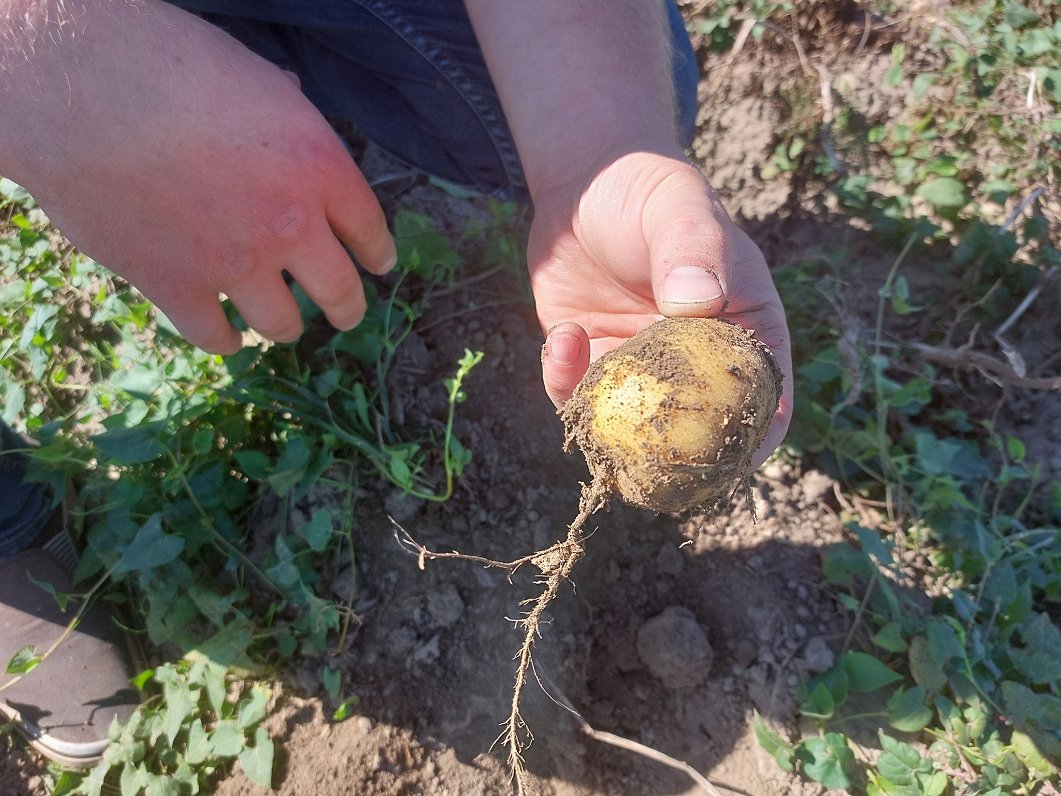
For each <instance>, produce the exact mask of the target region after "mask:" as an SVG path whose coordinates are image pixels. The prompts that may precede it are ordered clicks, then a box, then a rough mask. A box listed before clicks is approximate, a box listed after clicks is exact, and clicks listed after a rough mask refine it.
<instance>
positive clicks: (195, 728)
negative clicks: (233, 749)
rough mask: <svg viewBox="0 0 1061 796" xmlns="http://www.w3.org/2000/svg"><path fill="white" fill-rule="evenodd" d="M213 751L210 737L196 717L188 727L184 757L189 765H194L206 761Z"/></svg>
mask: <svg viewBox="0 0 1061 796" xmlns="http://www.w3.org/2000/svg"><path fill="white" fill-rule="evenodd" d="M212 752H213V747H212V746H211V745H210V738H209V736H208V735H207V733H206V729H205V728H204V727H203V722H202V721H201V720H200V719H196V720H195V721H193V722H192V725H191V727H189V728H188V742H187V745H186V746H185V749H184V759H185V760H187V761H188V762H189V763H190V764H191V765H193V766H196V765H199V764H200V763H204V762H206V760H207V758H209V757H210V754H211V753H212Z"/></svg>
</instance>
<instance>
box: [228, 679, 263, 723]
mask: <svg viewBox="0 0 1061 796" xmlns="http://www.w3.org/2000/svg"><path fill="white" fill-rule="evenodd" d="M269 696H270V691H269V689H268V687H266V686H265V685H263V684H261V683H255V684H254V685H252V686H251V695H250V697H249V698H246V697H244V698H243V699H241V700H240V701H239V705H238V706H237V708H236V724H238V725H239V727H240V728H241V729H244V730H247V729H250V728H251V727H253V726H255V725H256V724H258V723H259V722H261V720H262V719H264V718H265V713H266V710H267V709H268V706H269Z"/></svg>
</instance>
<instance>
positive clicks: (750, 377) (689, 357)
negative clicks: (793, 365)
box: [560, 318, 781, 512]
mask: <svg viewBox="0 0 1061 796" xmlns="http://www.w3.org/2000/svg"><path fill="white" fill-rule="evenodd" d="M780 398H781V371H780V369H779V368H778V366H777V363H776V362H775V361H774V357H773V354H771V353H770V350H769V349H768V348H767V347H766V346H765V345H763V344H762V343H760V342H759V341H758V340H756V339H755V337H754V336H753V335H752V334H751V332H749V331H747V330H746V329H743V328H742V327H740V326H737V325H735V324H732V323H728V322H726V321H721V320H716V319H706V318H667V319H664V320H661V321H658V322H657V323H654V324H653V325H652V326H650V327H649V328H647V329H645V330H644V331H642V332H640V333H639V334H637V335H636V336H635V337H633V338H632V339H630V340H628V341H627V342H626V343H624V344H623V345H621V346H620V347H619V348H616V349H615V350H614V351H610V352H609V353H607V354H605V355H604V356H602V357H601V358H600V359H598V360H597V361H596V362H594V363H593V364H592V365H590V368H589V370H588V371H587V372H586V375H585V377H584V378H583V380H582V382H581V383H580V384H579V385H578V387H577V388H576V389H575V392H574V395H573V396H572V398H571V400H570V401H568V402H567V403H566V404H565V405H564V407H563V409H562V410H561V411H560V414H561V417H562V418H563V420H564V425H565V428H566V432H567V443H568V446H570V442H571V441H572V440H574V441H575V442H577V443H578V446H579V448H580V449H581V450H582V453H583V455H584V456H585V457H586V462H587V464H588V465H589V469H590V472H591V474H592V475H593V478H594V481H595V482H600V483H602V484H604V486H605V487H606V488H607V489H608V490H609V491H612V492H617V493H618V494H619V495H621V496H622V497H623V499H625V500H626V501H627V502H629V503H632V504H634V505H636V506H641V507H642V508H647V509H652V510H654V511H661V512H677V511H685V510H687V509H693V508H700V507H710V506H713V505H715V504H716V503H718V501H719V500H720V499H723V498H727V497H729V495H730V494H732V492H733V490H734V489H735V487H736V486H737V485H738V484H739V483H740V481H741V479H742V478H744V477H745V476H747V475H748V471H749V467H750V464H751V458H752V456H753V455H754V453H755V451H756V450H757V449H758V448H759V446H760V445H761V444H762V442H763V439H764V438H765V436H766V431H767V429H768V427H769V425H770V421H771V419H772V418H773V416H774V413H775V412H776V411H777V407H778V402H779V401H780Z"/></svg>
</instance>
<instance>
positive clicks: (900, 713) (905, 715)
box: [888, 685, 932, 732]
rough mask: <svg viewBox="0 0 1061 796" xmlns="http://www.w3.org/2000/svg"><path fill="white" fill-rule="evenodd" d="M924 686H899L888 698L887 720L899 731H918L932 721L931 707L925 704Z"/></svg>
mask: <svg viewBox="0 0 1061 796" xmlns="http://www.w3.org/2000/svg"><path fill="white" fill-rule="evenodd" d="M925 695H926V692H925V687H924V686H921V685H919V686H915V687H914V688H910V689H902V688H900V689H899V690H898V691H896V692H895V693H894V694H893V695H892V698H891V699H889V700H888V721H889V723H891V725H892V726H893V727H894V728H895V729H897V730H900V731H901V732H918V731H919V730H922V729H924V728H925V727H926V726H928V723H929V722H930V721H932V709H931V708H929V707H928V706H927V705H925Z"/></svg>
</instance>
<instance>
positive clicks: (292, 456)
mask: <svg viewBox="0 0 1061 796" xmlns="http://www.w3.org/2000/svg"><path fill="white" fill-rule="evenodd" d="M309 460H310V449H309V446H308V445H307V444H306V440H305V439H304V438H303V437H294V438H292V439H289V440H288V441H287V445H286V446H285V447H284V452H283V453H282V454H280V459H279V461H277V463H276V466H275V467H274V468H273V473H272V475H270V476H269V485H270V486H271V487H272V488H273V491H275V492H276V494H277V495H279V496H280V497H284V496H286V495H287V493H288V492H290V491H291V490H292V489H293V488H294V487H295V485H296V484H298V482H299V481H300V480H301V479H302V476H303V474H305V472H306V468H307V467H308V466H309Z"/></svg>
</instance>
